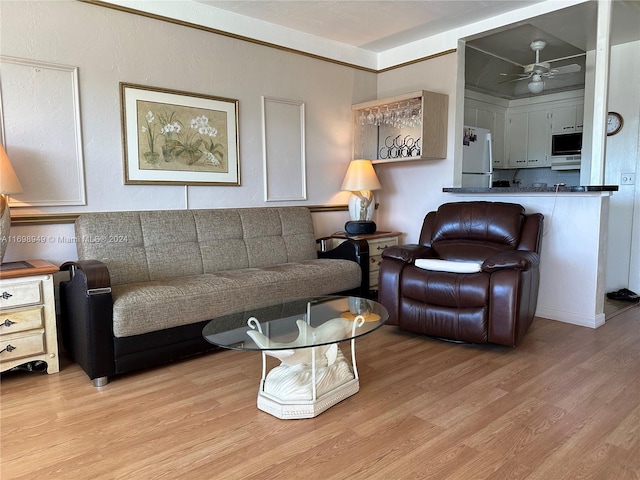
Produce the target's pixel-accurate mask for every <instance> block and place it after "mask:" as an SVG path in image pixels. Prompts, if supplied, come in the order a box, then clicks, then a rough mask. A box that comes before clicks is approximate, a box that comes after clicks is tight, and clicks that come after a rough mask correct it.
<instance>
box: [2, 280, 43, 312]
mask: <svg viewBox="0 0 640 480" xmlns="http://www.w3.org/2000/svg"><path fill="white" fill-rule="evenodd" d="M38 303H42V282H41V281H40V280H36V281H31V282H15V283H13V282H12V283H9V282H3V283H2V286H1V287H0V308H1V309H3V310H4V309H5V308H11V307H20V306H23V305H37V304H38Z"/></svg>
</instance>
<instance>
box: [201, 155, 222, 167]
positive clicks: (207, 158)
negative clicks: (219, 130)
mask: <svg viewBox="0 0 640 480" xmlns="http://www.w3.org/2000/svg"><path fill="white" fill-rule="evenodd" d="M204 156H205V162H209V163H210V164H211V165H214V166H218V165H220V160H219V159H218V157H216V156H215V155H214V154H213V153H211V152H204Z"/></svg>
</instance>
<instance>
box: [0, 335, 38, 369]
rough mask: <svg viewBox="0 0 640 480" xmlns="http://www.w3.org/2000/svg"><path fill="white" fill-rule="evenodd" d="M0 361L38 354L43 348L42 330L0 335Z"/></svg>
mask: <svg viewBox="0 0 640 480" xmlns="http://www.w3.org/2000/svg"><path fill="white" fill-rule="evenodd" d="M0 350H2V351H3V352H2V353H0V362H6V361H9V360H18V359H20V358H24V357H31V356H33V355H40V354H42V353H44V352H45V350H44V331H43V330H40V331H35V332H32V333H26V334H20V333H18V334H11V335H3V336H2V337H0Z"/></svg>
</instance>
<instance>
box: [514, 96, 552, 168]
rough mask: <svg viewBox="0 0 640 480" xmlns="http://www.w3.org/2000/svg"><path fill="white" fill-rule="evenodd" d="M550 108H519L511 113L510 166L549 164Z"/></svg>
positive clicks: (542, 165) (530, 166)
mask: <svg viewBox="0 0 640 480" xmlns="http://www.w3.org/2000/svg"><path fill="white" fill-rule="evenodd" d="M548 117H549V114H548V110H547V109H546V108H545V109H535V110H527V109H523V110H518V111H514V112H511V113H510V115H509V131H508V137H509V144H508V145H509V147H508V161H507V164H508V167H509V168H535V167H546V166H548V158H549V155H548V152H549V142H550V135H549V121H548Z"/></svg>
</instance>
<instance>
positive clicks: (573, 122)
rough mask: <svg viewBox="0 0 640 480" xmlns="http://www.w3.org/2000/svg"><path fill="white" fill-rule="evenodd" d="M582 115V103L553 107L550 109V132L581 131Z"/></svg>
mask: <svg viewBox="0 0 640 480" xmlns="http://www.w3.org/2000/svg"><path fill="white" fill-rule="evenodd" d="M583 117H584V103H580V104H578V105H564V106H560V107H555V108H553V109H552V110H551V132H552V133H570V132H581V131H582V127H583Z"/></svg>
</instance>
